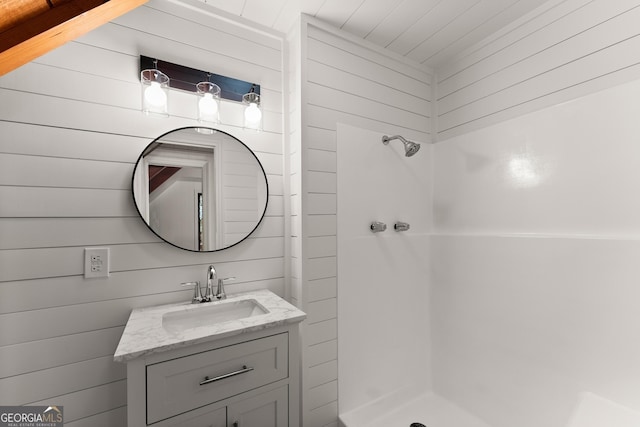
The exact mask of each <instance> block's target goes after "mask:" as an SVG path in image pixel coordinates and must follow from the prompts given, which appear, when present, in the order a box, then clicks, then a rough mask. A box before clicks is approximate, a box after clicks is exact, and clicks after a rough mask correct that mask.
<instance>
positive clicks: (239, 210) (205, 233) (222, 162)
mask: <svg viewBox="0 0 640 427" xmlns="http://www.w3.org/2000/svg"><path fill="white" fill-rule="evenodd" d="M133 197H134V200H135V204H136V207H137V208H138V212H139V213H140V216H141V217H142V219H143V220H144V221H145V223H146V224H147V226H148V227H149V228H150V229H151V230H152V231H153V232H154V233H155V234H156V235H158V236H159V237H160V238H162V239H163V240H165V241H166V242H168V243H171V244H172V245H174V246H177V247H179V248H182V249H186V250H190V251H198V252H206V251H217V250H221V249H225V248H228V247H230V246H233V245H235V244H237V243H239V242H241V241H242V240H244V239H245V238H247V237H248V236H249V235H250V234H251V233H252V232H253V231H254V230H255V229H256V228H257V227H258V225H259V224H260V221H262V218H263V217H264V213H265V211H266V209H267V199H268V184H267V177H266V175H265V172H264V169H263V167H262V165H261V164H260V161H259V160H258V158H257V157H256V156H255V154H254V153H253V152H252V151H251V150H250V149H249V148H248V147H247V146H246V145H245V144H244V143H242V142H241V141H240V140H238V139H237V138H235V137H233V136H231V135H229V134H228V133H226V132H223V131H220V130H216V129H211V128H202V127H187V128H181V129H176V130H173V131H171V132H168V133H166V134H164V135H162V136H160V137H158V138H157V139H156V140H154V141H153V142H152V143H151V144H149V145H148V146H147V147H146V148H145V150H144V151H143V152H142V154H141V155H140V157H139V158H138V162H137V164H136V167H135V170H134V173H133Z"/></svg>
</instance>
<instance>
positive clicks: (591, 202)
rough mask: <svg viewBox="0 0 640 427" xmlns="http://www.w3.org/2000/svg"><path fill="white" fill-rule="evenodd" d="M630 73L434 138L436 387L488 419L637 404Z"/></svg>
mask: <svg viewBox="0 0 640 427" xmlns="http://www.w3.org/2000/svg"><path fill="white" fill-rule="evenodd" d="M639 99H640V81H635V82H632V83H628V84H625V85H621V86H617V87H614V88H612V89H607V90H605V91H602V92H598V93H595V94H592V95H589V96H586V97H583V98H579V99H576V100H574V101H571V102H567V103H564V104H562V105H558V106H554V107H551V108H547V109H544V110H541V111H538V112H535V113H532V114H528V115H525V116H522V117H519V118H516V119H512V120H510V121H507V122H504V123H501V124H497V125H494V126H490V127H488V128H485V129H482V130H478V131H474V132H471V133H468V134H465V135H462V136H458V137H454V138H452V139H449V140H447V141H446V142H443V143H439V144H437V145H435V147H434V150H435V151H434V157H435V159H436V161H435V200H434V212H435V213H434V215H435V217H434V222H435V225H434V227H435V235H434V237H433V246H432V256H433V259H432V268H433V288H432V289H433V295H432V306H431V311H430V312H431V315H432V316H433V318H432V319H433V323H434V324H435V325H436V327H435V328H434V330H433V337H432V340H433V347H432V349H433V353H432V357H433V359H434V362H433V363H434V364H433V366H434V370H433V375H434V388H435V390H436V391H437V392H438V393H440V394H442V395H443V396H445V397H447V398H448V399H450V400H452V401H453V402H456V403H457V404H459V405H461V406H463V407H464V408H466V409H467V410H470V411H471V412H473V413H475V414H476V415H478V416H480V417H481V418H483V419H484V420H485V421H487V422H488V423H489V424H490V425H492V426H494V427H511V426H516V425H517V426H519V427H540V426H547V427H564V426H565V425H567V422H568V420H569V418H570V416H571V413H572V411H573V410H574V408H575V407H576V405H577V404H578V401H579V398H580V393H582V392H590V393H594V394H596V395H599V396H601V397H604V398H606V399H609V400H611V401H614V402H616V403H618V404H621V405H625V406H628V407H629V408H632V409H635V410H636V411H640V394H638V385H639V384H640V366H639V365H638V363H637V361H638V360H640V341H639V340H638V339H637V336H638V333H639V329H638V325H640V310H639V306H638V301H640V288H639V287H638V283H640V263H639V262H638V260H639V259H640V198H639V197H638V194H640V184H639V183H640V167H639V166H640V163H639V160H638V159H640V146H638V144H637V141H638V135H640V122H639V121H638V119H637V117H638V113H639V112H640V102H639V101H638V100H639Z"/></svg>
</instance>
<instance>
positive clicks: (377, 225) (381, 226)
mask: <svg viewBox="0 0 640 427" xmlns="http://www.w3.org/2000/svg"><path fill="white" fill-rule="evenodd" d="M369 228H371V232H373V233H380V232H382V231H385V230H386V229H387V224H385V223H384V222H380V221H374V222H372V223H371V225H370V226H369Z"/></svg>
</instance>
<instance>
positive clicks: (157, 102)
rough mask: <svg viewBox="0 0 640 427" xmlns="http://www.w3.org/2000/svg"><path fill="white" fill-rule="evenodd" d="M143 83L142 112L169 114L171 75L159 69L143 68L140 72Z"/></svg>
mask: <svg viewBox="0 0 640 427" xmlns="http://www.w3.org/2000/svg"><path fill="white" fill-rule="evenodd" d="M140 83H141V85H142V112H143V113H145V114H147V115H154V116H160V117H168V116H169V77H167V75H166V74H164V73H162V72H161V71H159V70H155V69H150V70H143V71H142V72H141V73H140Z"/></svg>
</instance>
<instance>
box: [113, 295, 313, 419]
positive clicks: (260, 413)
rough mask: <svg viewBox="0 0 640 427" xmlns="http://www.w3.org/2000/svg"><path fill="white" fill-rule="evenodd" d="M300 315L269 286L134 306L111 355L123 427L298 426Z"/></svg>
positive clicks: (298, 311)
mask: <svg viewBox="0 0 640 427" xmlns="http://www.w3.org/2000/svg"><path fill="white" fill-rule="evenodd" d="M305 317H306V315H305V314H304V313H303V312H302V311H300V310H298V309H297V308H295V307H294V306H292V305H291V304H289V303H287V302H286V301H284V300H283V299H282V298H280V297H278V296H277V295H275V294H273V293H272V292H270V291H268V290H262V291H255V292H249V293H244V294H237V295H234V296H229V298H227V299H226V300H221V301H215V302H210V303H203V304H189V303H185V304H171V305H164V306H157V307H149V308H142V309H135V310H133V311H132V313H131V315H130V317H129V321H128V322H127V326H126V327H125V330H124V332H123V335H122V338H121V340H120V343H119V345H118V348H117V350H116V353H115V355H114V360H115V361H118V362H123V363H127V403H128V423H129V424H128V425H129V427H142V426H150V425H153V426H157V427H168V426H183V427H184V426H189V427H200V426H202V427H204V426H206V427H211V426H213V427H271V426H273V427H286V426H292V427H293V426H298V425H299V417H300V410H299V406H300V401H299V395H300V386H299V381H300V378H299V353H298V351H299V350H298V348H299V332H298V327H299V322H301V321H302V320H303V319H304V318H305Z"/></svg>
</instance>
